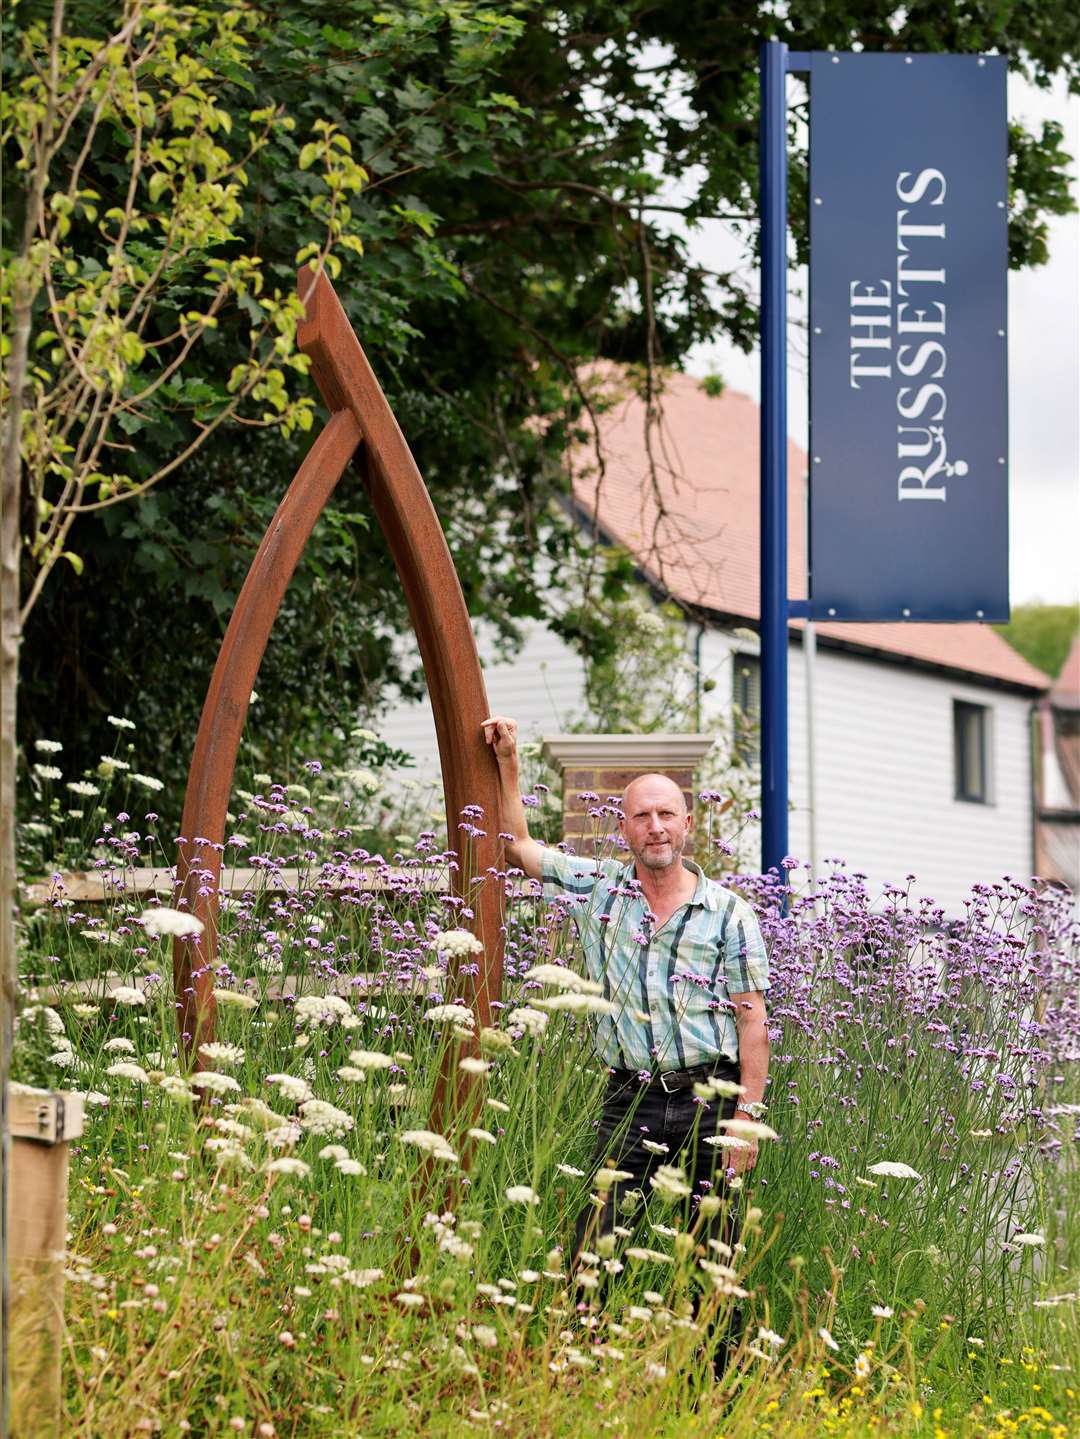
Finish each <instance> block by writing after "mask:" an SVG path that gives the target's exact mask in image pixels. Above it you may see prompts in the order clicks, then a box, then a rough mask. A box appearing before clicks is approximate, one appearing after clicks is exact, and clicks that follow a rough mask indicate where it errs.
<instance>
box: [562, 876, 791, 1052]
mask: <svg viewBox="0 0 1080 1439" xmlns="http://www.w3.org/2000/svg"><path fill="white" fill-rule="evenodd" d="M683 863H684V864H685V865H686V867H687V868H688V869H690V870H691V871H692V872H693V873H694V874H696V875H697V888H696V889H695V890H694V893H693V896H692V897H691V899H690V900H689V901H688V902H687V903H686V904H684V905H682V906H681V907H680V908H679V909H677V910H676V911H675V913H674V914H673V915H672V916H671V918H670V919H669V920H668V921H667V923H666V924H664V925H663V926H662V927H661V928H660V929H658V930H655V932H654V927H653V924H652V916H651V913H650V911H649V908H648V905H647V904H646V902H645V899H644V896H643V895H642V892H641V887H640V884H639V883H638V881H637V879H636V878H635V876H634V865H633V863H630V864H620V863H619V861H618V860H611V859H599V860H597V859H587V858H585V857H577V856H574V855H567V854H563V853H561V852H560V851H559V850H554V849H546V850H545V851H544V853H543V857H542V860H541V866H540V877H541V880H542V883H543V892H544V897H545V898H546V899H552V898H554V897H555V896H557V895H565V896H567V897H568V901H569V903H568V908H569V910H570V913H571V914H572V915H573V918H574V920H575V922H576V924H577V928H578V933H579V935H580V937H581V943H582V947H583V949H584V953H585V972H586V974H587V976H588V978H589V979H591V980H594V981H595V982H596V983H598V984H600V985H602V986H603V995H604V998H605V999H606V1000H608V1001H610V1002H611V1003H613V1004H614V1005H615V1007H616V1008H615V1011H614V1013H610V1014H607V1013H605V1014H601V1015H599V1016H597V1017H596V1019H595V1022H594V1036H595V1040H596V1048H597V1052H598V1054H599V1056H600V1059H601V1060H602V1061H603V1062H604V1063H605V1064H608V1065H612V1066H614V1067H615V1068H618V1069H637V1070H652V1071H660V1072H662V1071H665V1070H669V1069H687V1068H691V1067H693V1066H694V1065H698V1064H704V1063H707V1062H708V1061H710V1060H714V1059H720V1058H725V1059H730V1060H738V1057H739V1040H738V1031H737V1029H736V1024H735V1014H734V1006H733V1005H732V1003H731V1001H730V998H729V996H730V995H732V994H745V993H747V992H748V991H750V990H765V989H768V987H769V960H768V955H767V953H766V950H765V943H764V941H763V939H762V937H761V930H760V929H759V927H758V922H757V918H756V916H755V915H754V912H753V910H752V909H751V908H750V906H749V905H748V904H747V903H746V902H745V900H742V899H740V898H739V897H738V895H736V894H733V893H732V892H731V890H729V889H725V888H724V886H723V885H721V884H718V883H717V882H716V881H715V880H711V879H708V878H707V877H706V876H705V875H704V874H703V873H702V871H701V869H700V868H699V867H698V866H697V865H696V864H693V863H692V862H691V861H689V860H684V861H683Z"/></svg>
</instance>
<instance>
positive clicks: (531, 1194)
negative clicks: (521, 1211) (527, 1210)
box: [506, 1184, 540, 1204]
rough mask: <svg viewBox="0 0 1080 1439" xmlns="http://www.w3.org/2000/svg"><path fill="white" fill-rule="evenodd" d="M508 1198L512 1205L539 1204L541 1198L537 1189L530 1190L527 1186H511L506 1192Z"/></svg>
mask: <svg viewBox="0 0 1080 1439" xmlns="http://www.w3.org/2000/svg"><path fill="white" fill-rule="evenodd" d="M506 1197H507V1199H508V1200H509V1201H510V1203H511V1204H539V1203H540V1196H539V1194H537V1192H536V1190H535V1189H530V1187H529V1186H528V1185H527V1184H511V1185H510V1187H509V1189H508V1190H507V1191H506Z"/></svg>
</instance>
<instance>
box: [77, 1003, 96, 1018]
mask: <svg viewBox="0 0 1080 1439" xmlns="http://www.w3.org/2000/svg"><path fill="white" fill-rule="evenodd" d="M71 1012H72V1014H77V1015H78V1016H79V1018H80V1019H96V1018H97V1014H98V1007H97V1005H96V1004H73V1005H72V1006H71Z"/></svg>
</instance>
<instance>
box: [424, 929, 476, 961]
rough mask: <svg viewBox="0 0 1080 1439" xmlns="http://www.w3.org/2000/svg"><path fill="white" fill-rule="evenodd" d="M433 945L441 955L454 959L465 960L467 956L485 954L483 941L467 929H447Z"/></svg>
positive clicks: (436, 937) (438, 935)
mask: <svg viewBox="0 0 1080 1439" xmlns="http://www.w3.org/2000/svg"><path fill="white" fill-rule="evenodd" d="M431 943H432V948H433V949H435V950H437V951H438V953H439V954H448V955H450V957H451V958H452V959H464V958H465V957H466V955H470V954H483V952H484V946H483V944H482V943H481V941H480V940H479V939H477V937H476V935H475V934H472V933H470V931H469V930H467V929H445V930H443V931H442V933H441V934H437V935H436V936H435V938H434V939H433V940H432V942H431Z"/></svg>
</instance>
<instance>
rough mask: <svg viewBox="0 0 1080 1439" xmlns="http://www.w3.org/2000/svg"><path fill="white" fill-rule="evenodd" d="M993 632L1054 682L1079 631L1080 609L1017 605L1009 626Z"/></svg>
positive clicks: (1064, 606) (1076, 606)
mask: <svg viewBox="0 0 1080 1439" xmlns="http://www.w3.org/2000/svg"><path fill="white" fill-rule="evenodd" d="M994 628H995V629H996V630H997V632H998V634H999V635H1004V637H1005V638H1006V639H1007V640H1008V641H1009V643H1010V644H1011V645H1012V647H1013V649H1014V650H1019V652H1020V653H1021V654H1022V655H1023V656H1024V658H1025V659H1026V660H1030V662H1031V663H1032V664H1033V665H1034V666H1035V667H1036V669H1040V670H1042V672H1043V674H1046V675H1049V676H1050V678H1051V679H1055V678H1056V677H1057V676H1058V674H1060V672H1061V666H1062V665H1063V664H1064V663H1065V660H1066V658H1067V656H1068V653H1069V649H1070V647H1071V646H1072V642H1073V639H1074V638H1075V636H1076V632H1077V630H1078V629H1080V605H1044V604H1030V605H1014V606H1013V609H1012V617H1011V618H1010V620H1009V623H1008V624H1007V625H995V626H994Z"/></svg>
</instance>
